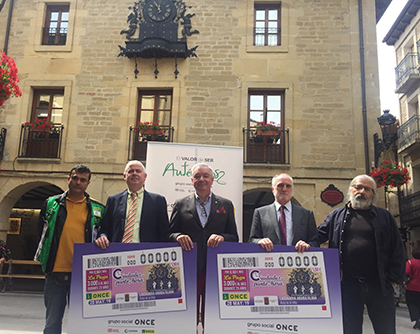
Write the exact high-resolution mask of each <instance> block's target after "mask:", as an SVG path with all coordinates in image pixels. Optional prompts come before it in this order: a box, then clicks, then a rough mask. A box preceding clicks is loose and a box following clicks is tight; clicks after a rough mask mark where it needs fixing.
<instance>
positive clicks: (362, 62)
mask: <svg viewBox="0 0 420 334" xmlns="http://www.w3.org/2000/svg"><path fill="white" fill-rule="evenodd" d="M359 44H360V50H359V51H360V76H361V81H362V118H363V140H364V149H365V169H366V174H369V173H370V166H369V144H368V128H367V110H366V109H367V108H366V73H365V56H364V53H365V46H364V40H363V6H362V0H359Z"/></svg>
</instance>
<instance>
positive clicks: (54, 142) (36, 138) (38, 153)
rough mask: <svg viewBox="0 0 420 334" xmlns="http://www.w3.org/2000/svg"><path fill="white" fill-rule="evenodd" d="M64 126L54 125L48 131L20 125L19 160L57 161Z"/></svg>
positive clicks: (59, 155)
mask: <svg viewBox="0 0 420 334" xmlns="http://www.w3.org/2000/svg"><path fill="white" fill-rule="evenodd" d="M63 130H64V126H62V125H54V126H53V127H52V128H51V129H49V130H40V129H30V128H28V127H26V126H25V125H23V124H22V128H21V130H20V140H19V153H18V157H19V158H41V159H47V158H48V159H59V158H60V157H61V143H62V138H63Z"/></svg>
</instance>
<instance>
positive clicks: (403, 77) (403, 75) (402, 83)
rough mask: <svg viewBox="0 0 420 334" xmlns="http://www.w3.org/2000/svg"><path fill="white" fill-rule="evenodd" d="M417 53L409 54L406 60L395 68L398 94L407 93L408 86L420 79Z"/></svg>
mask: <svg viewBox="0 0 420 334" xmlns="http://www.w3.org/2000/svg"><path fill="white" fill-rule="evenodd" d="M417 59H418V54H417V53H408V54H407V55H406V56H405V57H404V59H403V60H402V61H401V62H400V63H399V64H398V66H397V67H396V68H395V79H396V86H397V90H396V92H397V93H405V89H406V86H410V82H411V81H412V80H413V79H414V80H418V79H420V75H419V71H418V69H417V64H418V62H417Z"/></svg>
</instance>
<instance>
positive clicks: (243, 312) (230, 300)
mask: <svg viewBox="0 0 420 334" xmlns="http://www.w3.org/2000/svg"><path fill="white" fill-rule="evenodd" d="M206 282H207V285H206V308H205V319H206V323H205V332H206V334H219V333H235V334H270V333H296V334H313V333H323V334H342V333H343V329H342V328H343V327H342V312H341V290H340V271H339V262H338V252H337V250H336V249H326V248H310V249H309V251H307V252H304V253H302V254H298V253H297V252H296V251H295V249H294V247H291V246H277V245H275V246H274V249H273V250H272V251H271V252H266V251H265V250H263V249H262V248H261V246H260V245H257V244H245V243H244V244H241V243H238V244H235V243H221V244H220V245H219V247H217V248H208V253H207V278H206ZM315 329H316V330H315Z"/></svg>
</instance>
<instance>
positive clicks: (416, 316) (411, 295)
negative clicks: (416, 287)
mask: <svg viewBox="0 0 420 334" xmlns="http://www.w3.org/2000/svg"><path fill="white" fill-rule="evenodd" d="M405 300H406V302H407V307H408V311H409V312H410V319H411V321H417V320H420V291H412V290H405Z"/></svg>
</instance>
